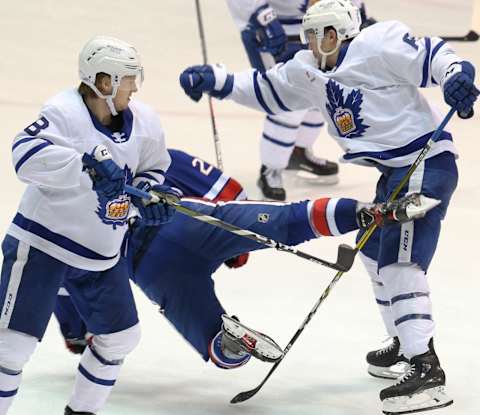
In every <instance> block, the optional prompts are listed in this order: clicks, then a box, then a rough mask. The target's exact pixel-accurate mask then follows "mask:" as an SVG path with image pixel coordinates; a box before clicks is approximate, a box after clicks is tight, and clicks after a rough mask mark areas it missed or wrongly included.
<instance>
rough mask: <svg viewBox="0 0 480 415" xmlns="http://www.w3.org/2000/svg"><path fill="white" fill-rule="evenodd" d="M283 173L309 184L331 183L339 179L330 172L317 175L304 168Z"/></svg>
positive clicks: (335, 182)
mask: <svg viewBox="0 0 480 415" xmlns="http://www.w3.org/2000/svg"><path fill="white" fill-rule="evenodd" d="M284 174H287V175H289V176H291V177H293V178H294V179H299V180H303V181H306V182H309V183H311V184H324V185H333V184H337V183H338V181H339V178H338V174H331V175H328V176H319V175H318V174H314V173H311V172H308V171H305V170H286V171H285V173H284Z"/></svg>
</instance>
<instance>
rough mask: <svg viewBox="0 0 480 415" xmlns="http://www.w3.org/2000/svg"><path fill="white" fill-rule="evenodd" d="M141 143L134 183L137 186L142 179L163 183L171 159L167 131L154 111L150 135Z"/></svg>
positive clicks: (151, 182) (153, 182) (155, 183)
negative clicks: (166, 142) (166, 141)
mask: <svg viewBox="0 0 480 415" xmlns="http://www.w3.org/2000/svg"><path fill="white" fill-rule="evenodd" d="M139 145H140V159H139V163H138V168H137V171H136V173H135V177H134V179H133V185H134V186H136V185H138V183H140V182H141V181H144V182H148V183H150V185H152V186H154V185H157V184H163V182H164V181H165V172H166V171H167V169H168V167H169V166H170V163H171V159H170V155H169V154H168V151H167V147H166V144H165V133H164V131H163V128H162V126H161V124H160V120H159V119H158V116H157V115H156V114H154V113H153V111H152V123H151V125H150V136H149V137H144V138H143V139H142V140H141V142H140V143H139Z"/></svg>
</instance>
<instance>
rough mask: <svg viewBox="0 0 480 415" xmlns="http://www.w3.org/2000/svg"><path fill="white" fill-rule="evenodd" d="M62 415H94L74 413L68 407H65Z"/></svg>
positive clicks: (91, 414)
mask: <svg viewBox="0 0 480 415" xmlns="http://www.w3.org/2000/svg"><path fill="white" fill-rule="evenodd" d="M64 415H95V414H94V413H93V412H75V411H74V410H73V409H72V408H70V407H69V406H66V407H65V412H64Z"/></svg>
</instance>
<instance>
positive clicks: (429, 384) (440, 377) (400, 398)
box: [380, 339, 453, 414]
mask: <svg viewBox="0 0 480 415" xmlns="http://www.w3.org/2000/svg"><path fill="white" fill-rule="evenodd" d="M428 346H429V350H428V352H426V353H423V354H421V355H417V356H414V357H412V358H411V359H410V368H409V369H408V371H407V373H405V375H404V376H403V377H402V378H401V379H400V381H399V382H398V383H396V384H395V385H393V386H390V387H389V388H386V389H383V390H382V391H381V392H380V399H381V400H382V402H383V413H385V414H407V413H413V412H421V411H428V410H430V409H438V408H443V407H445V406H448V405H451V404H452V403H453V400H452V399H451V398H449V397H448V395H447V394H446V393H445V373H444V371H443V370H442V368H441V367H440V362H439V361H438V357H437V355H436V353H435V350H434V349H433V339H431V340H430V343H429V345H428Z"/></svg>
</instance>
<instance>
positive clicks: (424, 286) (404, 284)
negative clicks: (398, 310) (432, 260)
mask: <svg viewBox="0 0 480 415" xmlns="http://www.w3.org/2000/svg"><path fill="white" fill-rule="evenodd" d="M379 275H380V277H381V280H382V282H383V283H384V285H385V288H386V290H387V291H388V293H389V295H390V296H392V297H394V296H398V295H405V294H407V293H425V294H428V293H429V291H430V290H429V287H428V281H427V276H426V275H425V271H423V270H422V269H421V268H420V266H419V265H417V264H414V263H411V264H391V265H387V266H385V267H382V268H381V269H380V271H379Z"/></svg>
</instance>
